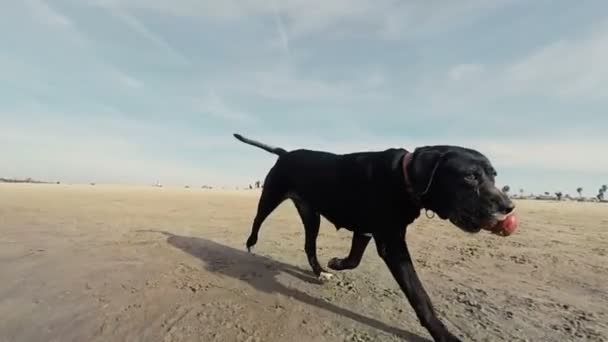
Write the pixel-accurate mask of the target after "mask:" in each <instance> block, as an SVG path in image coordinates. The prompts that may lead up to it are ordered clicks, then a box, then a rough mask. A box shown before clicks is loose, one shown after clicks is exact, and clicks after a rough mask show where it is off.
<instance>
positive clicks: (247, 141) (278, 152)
mask: <svg viewBox="0 0 608 342" xmlns="http://www.w3.org/2000/svg"><path fill="white" fill-rule="evenodd" d="M233 135H234V137H235V138H237V139H238V140H240V141H242V142H244V143H245V144H248V145H252V146H255V147H259V148H261V149H263V150H264V151H267V152H270V153H274V154H276V155H278V156H281V155H283V154H285V153H287V151H286V150H285V149H282V148H280V147H274V146H270V145H266V144H264V143H261V142H259V141H255V140H251V139H248V138H245V137H244V136H242V135H240V134H238V133H234V134H233Z"/></svg>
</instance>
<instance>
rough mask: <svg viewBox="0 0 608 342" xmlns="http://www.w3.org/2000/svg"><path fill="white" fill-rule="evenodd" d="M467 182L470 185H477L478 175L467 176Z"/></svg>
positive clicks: (465, 178)
mask: <svg viewBox="0 0 608 342" xmlns="http://www.w3.org/2000/svg"><path fill="white" fill-rule="evenodd" d="M464 180H465V182H467V183H469V184H477V175H475V174H470V175H467V176H466V177H464Z"/></svg>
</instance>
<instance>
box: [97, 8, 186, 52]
mask: <svg viewBox="0 0 608 342" xmlns="http://www.w3.org/2000/svg"><path fill="white" fill-rule="evenodd" d="M103 7H104V8H105V9H106V10H107V11H108V12H109V13H110V14H111V15H113V16H114V17H115V18H117V19H119V20H120V21H122V22H123V23H124V24H125V25H127V26H128V27H129V28H131V30H133V31H135V32H137V33H138V34H140V35H141V36H142V37H144V38H145V39H146V40H148V41H149V42H151V43H152V44H154V45H156V46H157V47H158V48H160V49H162V50H164V51H165V52H167V53H168V54H169V55H171V56H172V57H173V58H174V59H176V60H178V61H179V62H180V63H184V64H190V62H189V61H188V59H187V58H186V57H185V56H184V55H183V54H181V53H180V52H179V51H177V50H176V49H175V48H173V47H172V46H171V45H170V44H169V43H167V42H166V41H165V40H164V39H163V38H162V37H161V36H160V35H158V34H156V33H154V32H153V31H152V30H151V29H150V28H148V26H146V25H145V24H144V23H143V22H142V21H141V20H139V19H137V17H135V16H134V15H132V14H131V13H129V12H128V11H127V10H125V9H123V8H121V7H119V6H118V5H114V4H109V3H106V4H104V5H103Z"/></svg>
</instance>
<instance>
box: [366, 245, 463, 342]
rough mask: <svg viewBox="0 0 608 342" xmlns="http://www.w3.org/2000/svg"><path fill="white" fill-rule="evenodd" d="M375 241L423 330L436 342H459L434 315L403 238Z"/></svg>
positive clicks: (379, 252)
mask: <svg viewBox="0 0 608 342" xmlns="http://www.w3.org/2000/svg"><path fill="white" fill-rule="evenodd" d="M397 235H398V234H397ZM374 239H375V241H376V247H377V249H378V254H379V255H380V257H381V258H382V259H383V260H384V262H385V263H386V265H387V266H388V268H389V269H390V271H391V273H392V274H393V277H395V280H397V283H399V286H400V287H401V290H402V291H403V292H404V293H405V296H406V297H407V299H408V301H409V302H410V304H411V305H412V307H413V308H414V310H415V311H416V315H417V316H418V319H419V320H420V323H421V324H422V326H424V327H425V328H426V329H427V330H428V332H429V333H430V334H431V336H433V339H434V340H435V341H450V342H452V341H460V339H459V338H458V337H456V336H454V335H453V334H451V333H450V332H449V331H448V329H447V328H446V327H445V325H443V323H442V322H441V321H440V320H439V318H438V317H437V314H435V310H434V309H433V304H432V303H431V300H430V298H429V296H428V294H427V293H426V291H425V290H424V288H423V287H422V283H421V282H420V279H419V278H418V275H417V274H416V270H415V269H414V265H413V263H412V259H411V257H410V254H409V252H408V249H407V245H406V243H405V240H404V239H403V236H401V237H400V236H390V237H389V236H378V237H376V236H374Z"/></svg>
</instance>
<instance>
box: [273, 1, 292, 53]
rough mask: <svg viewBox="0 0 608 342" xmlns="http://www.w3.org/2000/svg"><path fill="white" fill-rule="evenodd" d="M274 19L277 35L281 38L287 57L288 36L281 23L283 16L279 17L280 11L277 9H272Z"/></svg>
mask: <svg viewBox="0 0 608 342" xmlns="http://www.w3.org/2000/svg"><path fill="white" fill-rule="evenodd" d="M274 21H275V24H276V26H277V33H278V35H279V39H280V40H281V46H282V47H283V52H284V53H285V55H286V56H287V57H288V58H291V52H290V49H289V36H288V35H287V31H286V30H285V25H284V24H283V18H282V17H281V13H280V12H279V11H278V9H276V7H275V9H274Z"/></svg>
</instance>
